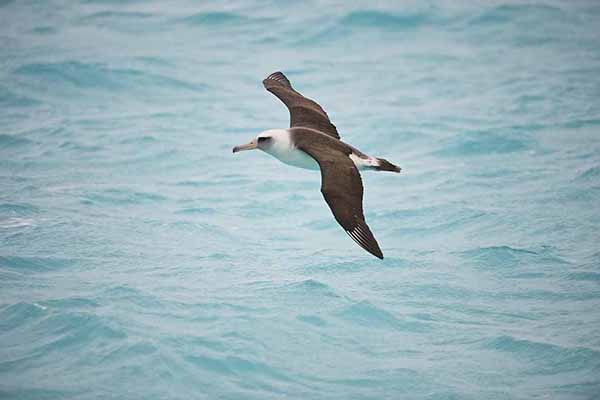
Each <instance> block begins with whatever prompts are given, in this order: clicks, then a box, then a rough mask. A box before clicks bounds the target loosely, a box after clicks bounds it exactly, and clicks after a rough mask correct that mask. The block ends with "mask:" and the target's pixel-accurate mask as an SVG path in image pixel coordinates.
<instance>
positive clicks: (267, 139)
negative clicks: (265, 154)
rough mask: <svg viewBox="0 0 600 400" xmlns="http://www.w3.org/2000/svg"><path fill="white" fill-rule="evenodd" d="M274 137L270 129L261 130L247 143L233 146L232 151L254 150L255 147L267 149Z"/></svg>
mask: <svg viewBox="0 0 600 400" xmlns="http://www.w3.org/2000/svg"><path fill="white" fill-rule="evenodd" d="M274 139H275V138H274V135H273V133H272V131H270V130H269V131H264V132H261V133H260V134H259V135H258V136H256V137H255V138H254V139H252V140H251V141H250V142H249V143H246V144H242V145H239V146H235V147H234V148H233V152H234V153H237V152H238V151H244V150H255V149H259V150H262V151H267V150H268V149H269V147H271V145H272V144H273V142H274Z"/></svg>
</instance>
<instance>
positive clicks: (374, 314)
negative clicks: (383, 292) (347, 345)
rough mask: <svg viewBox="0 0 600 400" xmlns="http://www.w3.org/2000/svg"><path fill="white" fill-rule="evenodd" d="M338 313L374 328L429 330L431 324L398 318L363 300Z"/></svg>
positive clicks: (352, 320) (409, 330) (354, 322)
mask: <svg viewBox="0 0 600 400" xmlns="http://www.w3.org/2000/svg"><path fill="white" fill-rule="evenodd" d="M336 315H337V316H338V317H340V318H342V319H344V320H346V321H347V322H350V323H352V324H356V325H360V326H362V327H365V328H373V329H392V330H398V331H405V332H421V333H422V332H427V331H429V330H431V325H430V324H428V323H425V322H422V321H415V320H409V319H407V318H403V319H400V318H396V317H395V316H394V315H393V314H392V313H390V312H389V311H387V310H385V309H383V308H382V307H378V306H375V305H374V304H372V303H371V302H369V301H366V300H363V301H360V302H358V303H354V304H352V305H350V306H346V307H344V308H342V309H341V310H339V311H338V312H337V313H336Z"/></svg>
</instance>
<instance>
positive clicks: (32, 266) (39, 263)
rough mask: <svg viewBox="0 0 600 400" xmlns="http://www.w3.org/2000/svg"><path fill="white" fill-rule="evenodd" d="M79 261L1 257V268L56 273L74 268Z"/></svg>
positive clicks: (52, 258) (54, 258)
mask: <svg viewBox="0 0 600 400" xmlns="http://www.w3.org/2000/svg"><path fill="white" fill-rule="evenodd" d="M76 262H77V260H75V259H69V258H58V257H24V256H23V257H19V256H0V268H2V269H4V268H6V269H9V270H13V271H17V272H26V273H35V272H48V271H56V270H60V269H63V268H68V267H71V266H73V265H74V264H75V263H76Z"/></svg>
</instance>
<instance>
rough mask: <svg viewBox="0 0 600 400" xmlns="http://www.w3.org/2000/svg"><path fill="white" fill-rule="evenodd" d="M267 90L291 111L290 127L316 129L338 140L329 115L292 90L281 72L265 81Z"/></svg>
mask: <svg viewBox="0 0 600 400" xmlns="http://www.w3.org/2000/svg"><path fill="white" fill-rule="evenodd" d="M263 85H264V86H265V89H267V90H268V91H269V92H271V93H273V94H274V95H275V96H277V98H278V99H279V100H281V101H282V102H283V104H285V105H286V106H287V108H288V110H289V111H290V127H291V128H294V127H305V128H311V129H316V130H318V131H320V132H323V133H325V134H327V135H329V136H332V137H334V138H336V139H339V138H340V135H339V134H338V131H337V129H336V127H335V125H333V124H332V123H331V121H330V120H329V117H328V116H327V113H326V112H325V111H324V110H323V109H322V108H321V106H320V105H318V104H317V103H316V102H315V101H313V100H311V99H307V98H306V97H304V96H302V95H301V94H300V93H298V92H296V91H295V90H294V88H292V84H291V83H290V81H289V80H288V78H286V76H285V75H284V74H282V73H281V72H274V73H272V74H271V75H269V76H268V77H267V78H266V79H265V80H263Z"/></svg>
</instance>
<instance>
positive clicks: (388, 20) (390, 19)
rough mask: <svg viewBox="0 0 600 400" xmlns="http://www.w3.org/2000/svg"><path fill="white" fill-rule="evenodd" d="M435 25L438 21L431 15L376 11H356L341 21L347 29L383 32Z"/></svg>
mask: <svg viewBox="0 0 600 400" xmlns="http://www.w3.org/2000/svg"><path fill="white" fill-rule="evenodd" d="M433 23H436V19H435V18H434V15H432V14H431V13H414V14H396V13H391V12H383V11H374V10H363V11H354V12H351V13H350V14H348V15H346V16H345V17H343V18H342V19H341V20H340V24H341V25H342V26H344V27H346V28H365V27H368V28H376V29H383V30H404V29H414V28H418V27H420V26H423V25H427V24H433Z"/></svg>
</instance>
